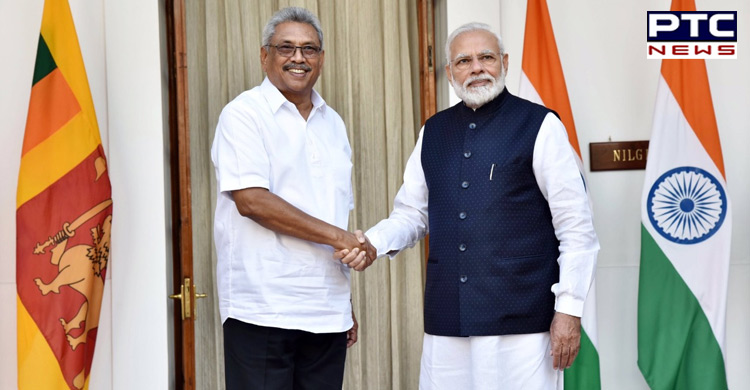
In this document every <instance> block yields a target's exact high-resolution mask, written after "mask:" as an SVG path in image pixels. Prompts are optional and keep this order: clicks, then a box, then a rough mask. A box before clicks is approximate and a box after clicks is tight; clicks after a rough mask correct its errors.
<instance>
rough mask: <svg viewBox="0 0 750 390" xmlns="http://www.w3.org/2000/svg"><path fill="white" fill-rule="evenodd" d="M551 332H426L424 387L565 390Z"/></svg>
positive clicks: (421, 385) (421, 376) (436, 389)
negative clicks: (468, 334)
mask: <svg viewBox="0 0 750 390" xmlns="http://www.w3.org/2000/svg"><path fill="white" fill-rule="evenodd" d="M549 351H550V338H549V332H544V333H534V334H522V335H506V336H472V337H446V336H433V335H429V334H425V335H424V342H423V345H422V365H421V370H420V374H419V389H420V390H561V389H562V388H563V387H562V378H563V375H562V371H556V370H554V369H553V368H552V357H551V356H550V353H549Z"/></svg>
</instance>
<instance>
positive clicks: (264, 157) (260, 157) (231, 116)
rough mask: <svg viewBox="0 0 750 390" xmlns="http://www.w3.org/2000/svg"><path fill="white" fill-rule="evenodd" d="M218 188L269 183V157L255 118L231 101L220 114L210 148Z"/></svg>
mask: <svg viewBox="0 0 750 390" xmlns="http://www.w3.org/2000/svg"><path fill="white" fill-rule="evenodd" d="M211 159H212V160H213V162H214V166H215V167H216V181H217V184H218V187H219V191H221V192H227V191H234V190H240V189H244V188H251V187H262V188H266V189H268V188H269V187H270V180H269V176H270V169H271V168H270V167H271V164H270V161H269V158H268V153H267V152H266V149H265V145H264V141H263V136H262V134H261V131H260V129H259V126H258V123H257V121H256V119H255V118H254V117H253V115H252V113H251V112H250V111H249V110H243V106H242V105H240V104H237V103H236V102H232V103H230V104H228V105H227V106H226V107H225V108H224V110H223V111H222V112H221V115H220V116H219V123H218V125H217V126H216V134H215V135H214V142H213V145H212V148H211Z"/></svg>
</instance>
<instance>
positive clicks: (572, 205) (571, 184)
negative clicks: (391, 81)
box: [365, 113, 599, 317]
mask: <svg viewBox="0 0 750 390" xmlns="http://www.w3.org/2000/svg"><path fill="white" fill-rule="evenodd" d="M423 133H424V128H422V130H421V131H420V133H419V139H418V140H417V144H416V146H415V147H414V151H413V152H412V154H411V157H409V160H408V161H407V163H406V169H405V171H404V184H403V185H402V186H401V188H400V189H399V191H398V194H396V199H395V200H394V207H393V211H392V212H391V215H390V216H389V217H388V219H384V220H382V221H380V222H379V223H378V224H377V225H375V226H373V227H372V228H371V229H370V230H368V231H367V233H365V234H366V235H367V237H368V238H369V239H370V241H371V242H372V244H373V245H374V246H375V247H376V248H377V249H378V256H382V255H386V254H387V255H389V256H390V257H391V258H392V257H393V256H395V255H396V254H397V253H398V252H399V251H401V250H402V249H405V248H407V247H412V246H414V244H416V243H417V241H419V240H420V239H421V238H422V237H424V236H425V235H426V234H427V233H428V232H429V231H428V230H429V226H428V218H427V215H428V210H427V200H428V197H429V193H428V190H427V184H426V183H425V177H424V171H423V170H422V157H421V156H422V136H423ZM574 153H575V151H574V150H573V148H572V147H571V146H570V143H569V142H568V136H567V133H566V131H565V127H564V126H563V124H562V122H560V120H559V119H558V118H557V117H556V116H555V115H554V114H552V113H549V114H547V116H546V117H545V118H544V121H543V122H542V125H541V127H540V129H539V133H538V135H537V138H536V141H535V143H534V156H533V162H532V166H533V170H534V175H535V176H536V182H537V184H538V185H539V190H540V191H541V192H542V194H543V195H544V198H545V199H546V200H547V202H548V203H549V207H550V212H551V214H552V225H553V226H554V228H555V235H556V236H557V239H558V240H559V241H560V246H559V250H560V257H558V263H559V264H560V282H559V283H556V284H554V285H553V286H550V288H551V289H552V292H553V293H554V294H555V297H556V300H555V310H556V311H559V312H562V313H566V314H570V315H574V316H577V317H580V316H581V315H582V314H583V302H584V300H585V299H586V295H587V294H588V291H589V288H590V287H591V282H592V281H593V277H594V271H595V269H596V255H597V253H598V251H599V241H598V239H597V237H596V233H595V232H594V225H593V222H592V219H591V210H590V207H589V201H588V196H587V194H586V190H585V188H584V186H582V185H581V181H582V176H581V173H580V171H579V169H578V165H577V163H576V158H575V155H574Z"/></svg>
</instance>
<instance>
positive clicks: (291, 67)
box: [281, 64, 312, 72]
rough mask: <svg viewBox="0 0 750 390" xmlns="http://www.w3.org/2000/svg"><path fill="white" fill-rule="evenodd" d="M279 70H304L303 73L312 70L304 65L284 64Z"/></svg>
mask: <svg viewBox="0 0 750 390" xmlns="http://www.w3.org/2000/svg"><path fill="white" fill-rule="evenodd" d="M281 69H283V70H289V69H299V70H304V71H305V72H309V71H311V70H312V68H311V67H310V66H309V65H306V64H284V66H283V67H282V68H281Z"/></svg>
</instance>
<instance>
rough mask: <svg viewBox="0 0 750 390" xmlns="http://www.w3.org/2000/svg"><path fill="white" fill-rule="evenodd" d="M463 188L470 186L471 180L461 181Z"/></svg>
mask: <svg viewBox="0 0 750 390" xmlns="http://www.w3.org/2000/svg"><path fill="white" fill-rule="evenodd" d="M461 188H469V182H468V181H465V182H463V183H461Z"/></svg>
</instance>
